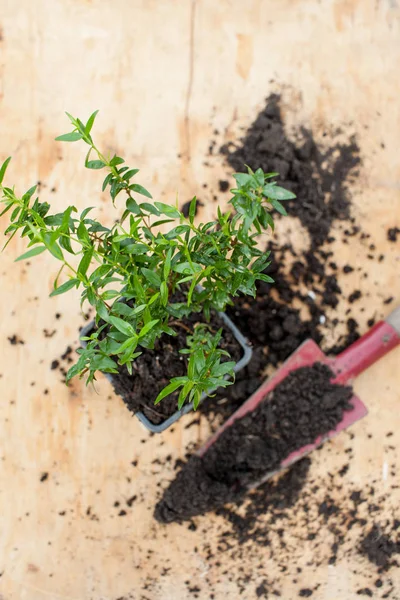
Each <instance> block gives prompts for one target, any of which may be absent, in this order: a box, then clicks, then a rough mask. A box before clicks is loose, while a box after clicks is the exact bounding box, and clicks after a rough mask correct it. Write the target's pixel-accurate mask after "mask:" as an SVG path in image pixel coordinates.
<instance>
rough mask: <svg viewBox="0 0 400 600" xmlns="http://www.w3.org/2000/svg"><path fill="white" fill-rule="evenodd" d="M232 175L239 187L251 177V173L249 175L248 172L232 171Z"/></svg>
mask: <svg viewBox="0 0 400 600" xmlns="http://www.w3.org/2000/svg"><path fill="white" fill-rule="evenodd" d="M233 176H234V178H235V180H236V183H237V184H238V186H239V187H242V186H244V185H246V184H247V183H249V182H250V181H251V180H252V179H253V177H252V175H249V174H248V173H234V174H233Z"/></svg>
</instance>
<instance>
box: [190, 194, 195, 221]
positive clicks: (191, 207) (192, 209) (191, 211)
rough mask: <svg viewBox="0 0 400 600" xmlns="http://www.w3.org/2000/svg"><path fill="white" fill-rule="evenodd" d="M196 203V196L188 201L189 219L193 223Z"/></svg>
mask: <svg viewBox="0 0 400 600" xmlns="http://www.w3.org/2000/svg"><path fill="white" fill-rule="evenodd" d="M196 205H197V198H196V196H195V197H194V198H193V199H192V201H191V202H190V206H189V221H190V222H191V223H192V224H193V221H194V218H195V216H196Z"/></svg>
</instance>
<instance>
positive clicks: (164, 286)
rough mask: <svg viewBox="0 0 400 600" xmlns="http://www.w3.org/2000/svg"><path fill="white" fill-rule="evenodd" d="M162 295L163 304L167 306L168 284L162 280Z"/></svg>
mask: <svg viewBox="0 0 400 600" xmlns="http://www.w3.org/2000/svg"><path fill="white" fill-rule="evenodd" d="M160 296H161V302H162V304H163V306H167V304H168V286H167V284H166V282H165V281H162V282H161V285H160Z"/></svg>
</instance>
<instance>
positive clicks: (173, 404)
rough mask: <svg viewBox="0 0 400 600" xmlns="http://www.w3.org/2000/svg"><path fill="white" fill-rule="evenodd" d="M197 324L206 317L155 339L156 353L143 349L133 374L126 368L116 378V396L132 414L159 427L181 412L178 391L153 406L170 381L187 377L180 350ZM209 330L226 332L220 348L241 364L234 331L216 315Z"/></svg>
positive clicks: (196, 317)
mask: <svg viewBox="0 0 400 600" xmlns="http://www.w3.org/2000/svg"><path fill="white" fill-rule="evenodd" d="M198 322H204V318H203V317H202V316H201V315H200V314H197V313H194V314H192V315H190V316H189V317H187V318H184V319H182V320H181V322H180V323H178V324H177V325H176V327H175V331H176V332H177V335H176V336H170V335H166V334H164V335H163V336H162V337H161V338H159V339H158V340H156V342H155V346H154V350H148V349H143V352H142V354H141V355H140V356H138V358H137V359H136V360H135V362H134V363H133V373H132V375H130V374H129V373H128V370H127V369H126V367H123V368H121V369H120V370H119V372H118V374H115V375H113V380H112V384H113V387H114V390H115V393H116V394H118V395H120V396H121V397H122V399H123V400H124V402H125V404H126V405H127V407H128V408H129V410H131V411H132V412H133V413H136V412H138V411H142V412H143V414H144V415H145V416H146V417H147V418H148V419H149V421H151V422H152V423H154V424H156V425H158V424H159V423H162V422H163V421H165V420H166V419H167V418H168V417H170V416H171V415H172V414H173V413H175V412H176V411H177V410H178V406H177V398H178V393H177V392H175V393H173V394H171V395H170V396H167V397H166V398H164V399H163V400H162V402H160V403H159V404H157V406H154V400H155V399H156V397H157V395H158V394H159V392H160V391H161V390H162V389H163V388H164V387H165V386H166V385H168V383H169V381H170V379H172V378H173V377H182V376H183V375H185V374H186V372H187V360H186V357H185V355H182V354H179V351H180V350H182V349H183V348H186V347H187V343H186V338H187V336H188V335H190V333H189V332H191V331H193V327H194V325H195V324H196V323H198ZM210 327H211V328H212V330H213V331H215V332H217V331H218V330H219V329H220V328H222V329H223V335H222V338H221V342H220V348H222V349H223V350H227V351H228V352H229V354H230V356H231V357H232V359H233V360H234V361H236V362H237V361H239V360H240V358H241V356H242V354H243V351H242V348H241V346H240V344H239V342H238V341H237V340H236V338H235V337H234V335H233V334H232V332H231V330H230V329H228V328H227V327H226V325H225V324H224V322H223V321H222V319H221V318H220V317H219V316H218V315H217V314H215V313H214V314H212V316H211V320H210Z"/></svg>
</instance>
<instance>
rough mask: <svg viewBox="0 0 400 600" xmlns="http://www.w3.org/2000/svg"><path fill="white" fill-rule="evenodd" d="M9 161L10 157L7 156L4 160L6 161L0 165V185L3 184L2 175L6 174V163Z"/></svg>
mask: <svg viewBox="0 0 400 600" xmlns="http://www.w3.org/2000/svg"><path fill="white" fill-rule="evenodd" d="M10 160H11V156H9V157H8V158H6V160H5V161H4V162H3V164H2V165H1V168H0V185H1V184H2V183H3V179H4V175H5V173H6V170H7V167H8V163H9V162H10Z"/></svg>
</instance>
